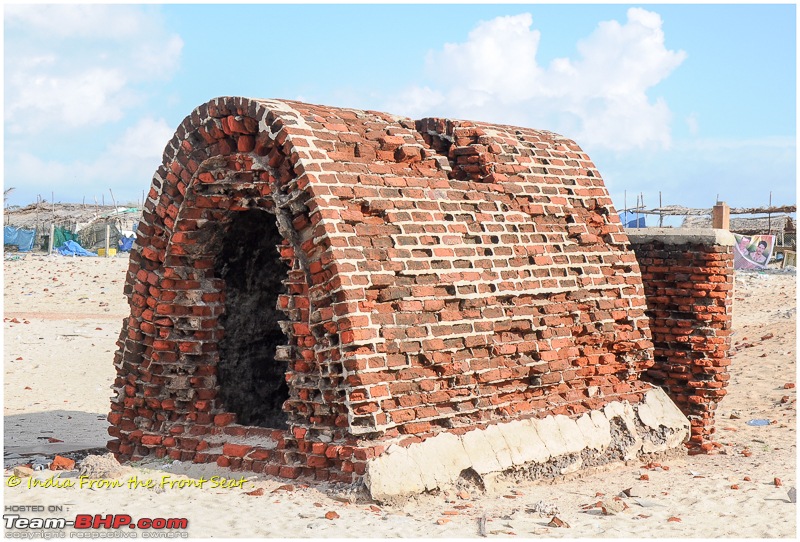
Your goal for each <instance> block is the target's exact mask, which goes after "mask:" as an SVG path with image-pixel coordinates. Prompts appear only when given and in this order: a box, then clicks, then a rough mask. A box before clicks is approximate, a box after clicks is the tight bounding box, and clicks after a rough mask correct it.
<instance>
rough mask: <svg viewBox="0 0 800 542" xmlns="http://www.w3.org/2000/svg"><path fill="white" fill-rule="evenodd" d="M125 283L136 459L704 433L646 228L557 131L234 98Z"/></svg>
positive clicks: (588, 455) (123, 389) (181, 160)
mask: <svg viewBox="0 0 800 542" xmlns="http://www.w3.org/2000/svg"><path fill="white" fill-rule="evenodd" d="M276 247H277V249H276ZM125 292H126V294H127V295H128V296H129V299H130V306H131V315H130V317H129V318H128V319H127V320H126V321H125V323H124V326H123V330H122V333H121V335H120V340H119V343H118V346H119V350H118V351H117V353H116V356H115V366H116V368H117V374H118V376H117V378H116V382H115V391H116V396H115V397H114V398H112V404H111V413H110V414H109V421H110V422H111V424H112V425H111V427H110V430H109V432H110V434H111V435H112V436H113V437H114V440H112V441H110V442H109V448H110V449H111V450H112V451H114V452H115V453H116V454H117V456H119V457H120V458H123V459H126V458H127V459H132V458H140V457H144V456H155V457H163V456H169V457H171V458H174V459H180V460H184V461H195V462H213V461H216V462H217V463H218V464H219V465H222V466H230V467H231V468H235V469H247V470H254V471H258V472H266V473H268V474H272V475H279V476H283V477H297V476H301V475H302V476H307V477H313V478H316V479H321V480H333V481H342V482H351V481H354V480H355V479H356V477H359V476H361V475H364V474H367V475H369V472H368V471H369V470H370V464H374V465H377V463H375V461H374V459H375V458H378V457H380V456H382V455H385V454H383V453H384V451H385V450H386V449H387V448H391V447H394V448H396V447H397V446H400V447H406V448H408V447H411V446H414V445H415V444H421V443H424V442H434V441H433V440H432V439H434V438H435V437H437V436H440V435H451V436H459V438H461V437H465V435H467V434H468V433H470V432H474V431H476V430H479V429H486V428H489V427H490V426H498V425H502V424H504V423H507V422H509V421H513V420H517V421H519V420H525V419H538V420H543V421H542V423H544V424H545V426H547V424H549V423H550V422H549V421H547V420H561V421H559V423H560V424H561V425H560V426H559V427H563V428H566V427H567V425H565V424H566V422H565V421H564V420H566V419H567V418H569V419H570V420H573V422H574V421H575V420H579V421H580V420H583V421H582V422H581V423H582V424H584V425H586V424H587V423H589V422H587V421H586V420H589V421H591V422H592V423H594V424H595V425H593V426H592V427H595V428H598V429H597V430H598V431H604V432H605V433H604V434H606V433H607V434H608V435H611V436H609V437H608V439H606V440H608V442H606V441H603V442H606V443H605V444H598V443H597V442H595V441H594V440H593V439H592V438H589V437H587V438H588V440H587V443H588V444H587V446H588V448H587V449H586V450H584V451H583V452H580V454H578V455H581V454H582V455H581V457H577V456H576V457H573V458H572V459H573V462H572V463H571V464H573V465H574V464H576V463H575V461H579V462H580V463H581V464H586V465H588V464H599V463H603V462H608V461H612V460H619V459H623V456H627V455H629V453H634V452H629V451H625V450H628V448H626V446H629V445H632V444H631V443H636V446H635V449H636V450H637V452H636V453H644V452H646V451H647V450H650V449H651V448H652V447H650V448H648V446H650V444H647V442H656V441H658V443H660V444H659V446H661V445H663V446H672V447H674V446H676V442H677V443H678V444H677V445H678V446H679V445H680V441H681V439H682V436H681V435H683V433H682V432H681V431H682V428H681V427H680V426H681V423H682V422H681V421H680V420H678V421H675V419H673V418H669V416H667V414H668V411H669V408H670V405H668V404H667V403H668V400H667V402H666V403H663V401H662V400H661V399H660V398H655V395H652V393H655V391H654V390H653V389H652V386H651V385H650V384H648V383H645V382H643V381H642V380H641V379H640V376H641V374H642V372H643V371H645V370H647V369H648V368H649V367H651V366H652V364H653V361H652V343H651V340H650V331H649V329H648V318H647V316H646V315H645V308H646V307H645V291H644V288H643V285H642V280H641V276H640V273H639V267H638V264H637V262H636V259H635V256H634V254H633V252H632V251H630V249H629V245H628V239H627V236H626V234H625V233H624V231H623V228H622V226H621V225H620V222H619V219H618V217H617V215H616V213H615V211H614V209H613V207H612V204H611V200H610V198H609V196H608V193H607V191H606V189H605V187H604V185H603V181H602V179H601V178H600V175H599V173H598V172H597V170H596V169H595V167H594V165H593V164H592V162H591V161H590V160H589V158H588V157H587V156H586V154H585V153H583V151H582V150H581V149H580V148H579V147H578V146H577V145H576V144H575V143H574V142H573V141H570V140H569V139H565V138H563V137H561V136H559V135H556V134H553V133H551V132H545V131H538V130H531V129H524V128H516V127H510V126H498V125H491V124H484V123H477V122H465V121H455V120H445V119H432V118H428V119H423V120H418V121H413V120H409V119H405V118H399V117H395V116H392V115H388V114H384V113H378V112H371V111H358V110H352V109H338V108H332V107H323V106H316V105H308V104H302V103H297V102H287V101H275V100H252V99H245V98H218V99H215V100H212V101H211V102H209V103H207V104H205V105H202V106H200V107H199V108H197V109H196V110H195V111H193V112H192V114H191V115H189V116H188V117H187V118H186V119H185V120H184V122H183V123H182V124H181V125H180V127H179V128H178V130H177V132H176V133H175V136H174V137H173V138H172V140H171V141H170V142H169V144H168V146H167V148H166V150H165V153H164V161H163V164H162V166H160V167H159V169H158V171H157V172H156V174H155V176H154V179H153V182H152V187H151V189H150V192H149V195H148V198H147V202H146V205H145V211H144V214H143V218H142V222H141V224H140V226H139V228H138V238H137V242H136V245H135V246H134V250H133V251H132V253H131V258H130V268H129V271H128V276H127V282H126V286H125ZM651 392H652V393H651ZM648 393H650V394H651V395H650V396H649V397H651V398H650V399H649V400H646V397H647V396H648V395H647V394H648ZM648 401H649V402H648ZM662 403H663V404H662ZM618 405H622V406H618ZM642 405H645V406H642ZM647 405H649V406H647ZM654 405H655V406H654ZM664 405H667V406H664ZM602 409H605V410H602ZM631 409H633V410H631ZM637 409H640V410H641V411H640V410H637ZM601 410H602V412H606V413H607V417H603V419H602V420H599V418H597V416H596V415H597V414H598V413H600V412H601ZM651 410H653V412H656V413H657V414H656V415H650V414H649V413H650V411H651ZM623 411H624V412H623ZM645 411H646V412H645ZM636 412H639V418H636V417H635V413H636ZM665 413H667V414H665ZM661 415H663V416H666V417H665V420H666V419H670V420H671V422H669V423H667V422H665V423H664V424H659V422H658V416H661ZM654 416H655V417H654ZM640 418H641V420H640ZM620 420H623V421H624V423H623V422H622V421H620ZM654 420H655V421H654ZM684 421H685V420H684ZM672 422H675V423H672ZM670 423H672V425H670ZM642 424H644V425H642ZM589 425H591V424H589ZM687 425H688V424H687ZM645 426H646V427H649V428H651V429H646V427H645ZM543 427H544V426H543ZM554 427H555V426H554ZM587 427H588V426H587ZM643 428H645V429H643ZM532 430H533V429H532ZM543 430H544V429H543ZM563 431H567V429H563ZM563 431H562V432H563ZM637 431H639V433H641V434H638V433H637ZM647 431H651V432H653V434H651V435H649V436H647V435H645V437H642V436H641V435H644V434H645V433H647ZM623 433H624V435H623ZM656 433H657V434H658V435H656V436H654V435H655V434H656ZM476 434H477V433H476ZM481 434H482V433H481ZM465 438H466V437H465ZM470 438H472V437H470ZM558 438H560V439H561V441H563V438H561V437H558ZM603 438H606V437H603ZM642 438H644V441H643V440H642ZM609 439H610V440H609ZM648 439H649V440H648ZM595 440H596V439H595ZM601 440H602V439H601ZM439 441H441V439H440V440H439ZM439 441H435V442H439ZM617 441H619V442H617ZM623 441H624V445H623V444H622V442H623ZM645 441H646V442H645ZM643 442H645V444H642V443H643ZM609 443H610V444H609ZM665 443H667V444H665ZM551 448H552V449H555V448H554V445H552V444H551ZM631 449H633V448H631ZM587 450H589V451H587ZM595 452H596V453H595ZM601 452H602V453H601ZM565 453H566V452H565ZM575 453H578V452H575ZM575 453H573V455H575ZM603 454H605V455H603ZM556 455H557V454H555V452H554V453H553V454H552V459H553V461H555V458H556ZM601 456H602V457H601ZM391 457H399V455H397V454H395V455H393V456H391ZM520 457H522V456H520ZM473 459H474V458H473ZM476 468H477V467H476ZM565 468H566V467H564V468H562V469H561V470H562V471H563V470H564V469H565ZM377 471H378V467H377V466H376V467H375V469H374V472H377ZM426 487H427V486H426Z"/></svg>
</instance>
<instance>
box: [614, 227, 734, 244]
mask: <svg viewBox="0 0 800 542" xmlns="http://www.w3.org/2000/svg"><path fill="white" fill-rule="evenodd" d="M625 233H627V234H628V239H629V240H630V242H631V244H634V245H638V244H642V243H650V242H652V241H661V242H662V243H664V244H665V245H685V244H697V245H719V246H733V245H735V244H736V239H735V238H734V236H733V234H732V233H731V232H729V231H728V230H717V229H712V228H625Z"/></svg>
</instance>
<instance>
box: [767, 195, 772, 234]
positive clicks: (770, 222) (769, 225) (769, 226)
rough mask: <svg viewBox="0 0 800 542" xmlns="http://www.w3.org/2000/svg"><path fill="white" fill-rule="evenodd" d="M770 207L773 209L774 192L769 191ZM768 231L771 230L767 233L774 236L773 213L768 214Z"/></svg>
mask: <svg viewBox="0 0 800 542" xmlns="http://www.w3.org/2000/svg"><path fill="white" fill-rule="evenodd" d="M769 206H770V207H772V190H770V191H769ZM767 229H768V230H769V231H768V232H767V233H768V234H769V235H772V213H771V212H769V213H767Z"/></svg>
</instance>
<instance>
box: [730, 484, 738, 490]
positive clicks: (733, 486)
mask: <svg viewBox="0 0 800 542" xmlns="http://www.w3.org/2000/svg"><path fill="white" fill-rule="evenodd" d="M731 489H739V484H733V485H732V486H731Z"/></svg>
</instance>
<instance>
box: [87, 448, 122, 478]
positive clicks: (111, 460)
mask: <svg viewBox="0 0 800 542" xmlns="http://www.w3.org/2000/svg"><path fill="white" fill-rule="evenodd" d="M124 473H125V467H123V466H122V465H120V464H119V461H117V458H115V457H114V454H112V453H107V454H105V455H89V456H86V458H84V460H83V461H81V469H80V475H81V476H86V477H87V478H91V479H98V478H118V477H119V476H122V475H123V474H124Z"/></svg>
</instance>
